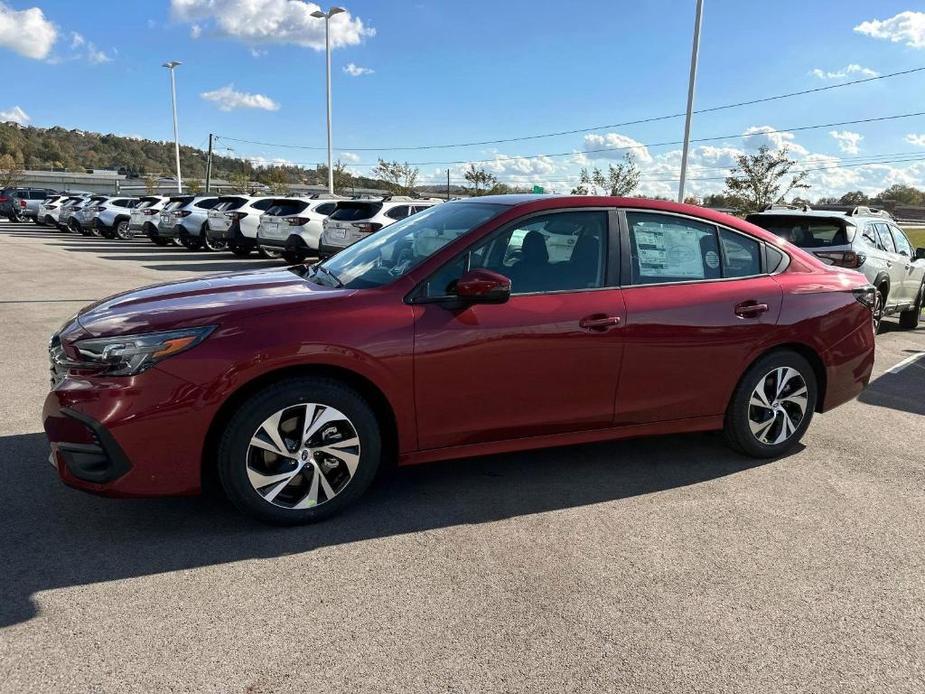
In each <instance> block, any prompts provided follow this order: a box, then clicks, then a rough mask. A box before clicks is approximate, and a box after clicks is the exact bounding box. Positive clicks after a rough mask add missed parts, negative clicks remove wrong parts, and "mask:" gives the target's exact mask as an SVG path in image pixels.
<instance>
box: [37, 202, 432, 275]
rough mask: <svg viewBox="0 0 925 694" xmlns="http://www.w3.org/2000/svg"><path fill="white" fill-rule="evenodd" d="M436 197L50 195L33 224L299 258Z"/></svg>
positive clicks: (338, 246)
mask: <svg viewBox="0 0 925 694" xmlns="http://www.w3.org/2000/svg"><path fill="white" fill-rule="evenodd" d="M441 202H442V201H441V200H438V199H436V198H430V199H422V198H412V197H406V196H387V197H383V198H371V199H362V200H361V199H350V198H344V197H339V196H333V195H327V194H319V195H315V196H310V197H309V196H286V197H272V196H266V197H255V196H250V195H243V194H242V195H174V196H165V195H147V196H142V197H131V196H124V195H123V196H119V195H112V196H107V195H90V194H86V193H80V194H70V195H69V194H54V195H50V196H47V197H46V198H45V199H44V200H42V201H41V203H40V204H39V205H37V206H36V211H35V213H34V218H35V221H36V223H38V224H42V225H46V226H53V227H57V228H60V229H62V230H66V231H71V232H74V233H81V234H84V235H88V236H89V235H93V236H103V237H105V238H112V239H115V238H119V239H129V238H133V237H135V236H136V235H142V236H146V237H147V238H148V239H150V241H151V242H152V243H154V244H155V245H158V246H166V245H168V244H170V243H175V244H178V245H182V246H185V247H186V248H188V249H189V250H192V251H196V250H206V251H219V250H228V251H230V252H231V253H233V254H234V255H236V256H239V257H246V256H249V255H250V254H251V253H252V252H254V251H257V252H258V253H259V254H260V255H261V256H262V257H264V258H280V257H281V258H282V259H283V260H285V261H286V262H287V263H301V262H303V261H304V260H305V259H306V258H308V257H311V256H319V257H320V258H327V257H330V256H332V255H334V254H335V253H337V252H339V251H341V250H343V249H344V248H346V247H347V246H349V245H351V244H353V243H356V242H357V241H359V240H360V239H362V238H365V237H366V236H368V235H369V234H371V233H373V232H375V231H378V230H380V229H382V228H383V227H386V226H388V225H389V224H393V223H395V222H397V221H399V220H401V219H405V218H406V217H409V216H411V215H412V214H415V213H417V212H420V211H422V210H425V209H427V208H429V207H433V206H434V205H437V204H440V203H441Z"/></svg>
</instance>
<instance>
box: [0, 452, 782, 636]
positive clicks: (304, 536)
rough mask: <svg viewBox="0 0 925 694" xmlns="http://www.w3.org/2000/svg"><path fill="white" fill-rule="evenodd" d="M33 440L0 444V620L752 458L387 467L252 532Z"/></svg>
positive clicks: (640, 456) (610, 456) (624, 456)
mask: <svg viewBox="0 0 925 694" xmlns="http://www.w3.org/2000/svg"><path fill="white" fill-rule="evenodd" d="M47 457H48V445H47V442H46V440H45V437H44V435H42V434H25V435H20V436H8V437H3V438H0V474H2V480H3V482H2V484H0V513H2V514H3V519H4V520H3V533H2V536H0V557H2V561H3V565H4V566H3V576H4V578H3V580H2V581H0V627H2V626H8V625H11V624H16V623H18V622H22V621H25V620H28V619H30V618H31V617H33V616H34V615H35V613H36V608H35V605H34V603H33V602H32V596H34V595H35V594H36V593H37V592H39V591H44V590H51V589H55V588H61V587H66V586H79V585H85V584H90V583H97V582H100V581H109V580H116V579H122V578H129V577H133V576H144V575H150V574H157V573H162V572H167V571H175V570H180V569H189V568H195V567H200V566H208V565H215V564H224V563H227V562H234V561H239V560H242V559H249V558H264V557H276V556H280V555H285V554H294V553H301V552H308V551H311V550H314V549H316V548H319V547H325V546H331V545H339V544H343V543H350V542H357V541H362V540H368V539H372V538H381V537H388V536H394V535H400V534H405V533H414V532H419V531H422V530H430V529H435V528H445V527H450V526H455V525H460V524H473V523H486V522H490V521H496V520H500V519H505V518H511V517H515V516H522V515H527V514H534V513H543V512H546V511H554V510H557V509H567V508H573V507H580V506H585V505H588V504H596V503H600V502H605V501H613V500H618V499H623V498H627V497H632V496H637V495H640V494H650V493H654V492H659V491H661V490H666V489H672V488H675V487H682V486H686V485H691V484H696V483H698V482H702V481H705V480H710V479H714V478H718V477H723V476H725V475H731V474H735V473H739V472H742V471H745V470H748V469H750V468H753V467H757V466H759V465H762V464H764V463H765V462H767V461H757V460H753V459H751V458H745V457H742V456H739V455H736V454H735V453H733V452H731V451H729V450H728V449H726V448H725V446H724V445H723V443H722V440H721V439H719V438H718V437H716V436H715V435H709V434H699V435H684V436H670V437H661V438H649V439H638V440H628V441H621V442H614V443H606V444H590V445H585V446H574V447H570V448H559V449H548V450H541V451H534V452H528V453H519V454H513V455H505V456H492V457H487V458H477V459H467V460H460V461H453V462H448V463H435V464H431V465H422V466H416V467H409V468H401V469H399V470H397V471H396V472H395V473H394V474H393V475H391V476H390V477H388V478H387V479H385V480H383V481H380V482H379V483H377V484H376V485H374V487H373V488H372V489H371V490H370V491H369V492H368V493H367V494H366V496H364V497H363V498H362V499H361V500H360V501H359V502H358V503H357V504H356V505H355V506H353V507H352V508H350V509H348V510H347V511H346V512H344V513H342V514H340V515H339V516H336V517H334V518H332V519H330V520H328V521H325V522H323V523H320V524H317V525H313V526H305V527H299V528H276V527H272V526H266V525H263V524H260V523H257V522H255V521H251V520H250V519H248V518H246V517H243V516H241V515H239V514H238V513H236V512H235V511H234V510H233V509H232V508H231V507H230V506H229V505H228V504H227V503H226V502H224V501H222V500H219V499H216V498H211V497H208V496H206V497H201V498H200V497H189V498H173V499H142V500H119V499H104V498H99V497H94V496H91V495H88V494H84V493H82V492H78V491H75V490H72V489H69V488H67V487H65V486H63V485H62V484H61V482H60V481H59V480H58V478H57V474H56V473H55V471H54V469H53V468H52V467H51V466H50V465H49V464H48V462H47Z"/></svg>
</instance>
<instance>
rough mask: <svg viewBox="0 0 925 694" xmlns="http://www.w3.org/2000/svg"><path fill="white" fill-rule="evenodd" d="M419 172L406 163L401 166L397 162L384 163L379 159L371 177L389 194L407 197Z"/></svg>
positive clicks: (383, 160)
mask: <svg viewBox="0 0 925 694" xmlns="http://www.w3.org/2000/svg"><path fill="white" fill-rule="evenodd" d="M419 173H420V171H419V170H418V169H416V168H415V167H413V166H411V165H410V164H408V163H407V162H405V163H404V164H402V163H401V162H399V161H386V160H385V159H381V158H380V159H379V162H378V163H377V164H376V168H374V169H373V172H372V176H373V178H375V179H378V180H379V181H382V184H383V185H384V186H385V187H386V189H388V190H389V191H390V192H392V193H395V194H398V195H408V194H410V193H413V192H414V185H415V183H417V180H418V174H419Z"/></svg>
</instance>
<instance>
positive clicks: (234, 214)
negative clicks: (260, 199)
mask: <svg viewBox="0 0 925 694" xmlns="http://www.w3.org/2000/svg"><path fill="white" fill-rule="evenodd" d="M225 214H227V215H228V217H229V218H230V219H233V220H234V221H236V222H239V221H241V220H242V219H244V218H245V217H246V216H247V212H226V213H225Z"/></svg>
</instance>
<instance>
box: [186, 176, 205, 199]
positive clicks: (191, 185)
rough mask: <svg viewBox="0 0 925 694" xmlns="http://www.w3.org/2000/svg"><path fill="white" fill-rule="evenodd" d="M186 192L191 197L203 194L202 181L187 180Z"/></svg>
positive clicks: (196, 179) (195, 179)
mask: <svg viewBox="0 0 925 694" xmlns="http://www.w3.org/2000/svg"><path fill="white" fill-rule="evenodd" d="M186 192H188V193H189V194H190V195H199V194H200V193H201V192H202V181H201V180H200V179H198V178H188V179H186Z"/></svg>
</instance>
